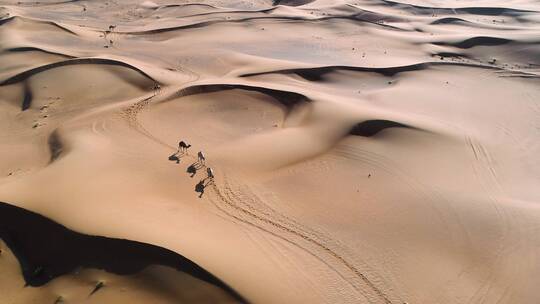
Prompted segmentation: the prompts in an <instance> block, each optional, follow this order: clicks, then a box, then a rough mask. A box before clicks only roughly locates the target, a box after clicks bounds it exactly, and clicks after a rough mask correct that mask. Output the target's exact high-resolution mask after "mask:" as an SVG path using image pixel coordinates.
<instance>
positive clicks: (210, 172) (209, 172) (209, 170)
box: [206, 168, 214, 179]
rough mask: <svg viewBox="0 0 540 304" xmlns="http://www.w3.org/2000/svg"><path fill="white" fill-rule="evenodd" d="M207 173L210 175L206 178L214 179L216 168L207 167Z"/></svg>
mask: <svg viewBox="0 0 540 304" xmlns="http://www.w3.org/2000/svg"><path fill="white" fill-rule="evenodd" d="M206 174H207V175H208V177H206V178H209V179H214V170H212V168H206Z"/></svg>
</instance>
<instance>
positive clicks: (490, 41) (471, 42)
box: [434, 36, 513, 49]
mask: <svg viewBox="0 0 540 304" xmlns="http://www.w3.org/2000/svg"><path fill="white" fill-rule="evenodd" d="M510 42H513V41H512V40H509V39H504V38H497V37H487V36H479V37H473V38H469V39H466V40H463V41H461V42H458V43H446V42H436V43H434V44H436V45H450V46H455V47H457V48H460V49H470V48H472V47H475V46H496V45H503V44H507V43H510Z"/></svg>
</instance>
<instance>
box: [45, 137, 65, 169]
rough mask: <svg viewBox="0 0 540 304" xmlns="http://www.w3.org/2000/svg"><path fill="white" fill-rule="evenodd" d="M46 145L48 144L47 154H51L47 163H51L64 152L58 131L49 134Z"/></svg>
mask: <svg viewBox="0 0 540 304" xmlns="http://www.w3.org/2000/svg"><path fill="white" fill-rule="evenodd" d="M47 143H48V144H49V153H50V154H51V158H50V160H49V162H50V163H52V162H53V161H55V160H56V159H58V158H59V157H60V154H62V151H63V150H64V146H63V145H62V141H61V140H60V135H59V134H58V130H55V131H53V132H52V133H51V135H50V136H49V140H48V142H47Z"/></svg>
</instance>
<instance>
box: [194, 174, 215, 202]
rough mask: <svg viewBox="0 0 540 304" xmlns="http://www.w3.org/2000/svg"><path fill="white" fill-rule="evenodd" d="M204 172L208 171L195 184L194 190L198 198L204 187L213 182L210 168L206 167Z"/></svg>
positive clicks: (201, 194)
mask: <svg viewBox="0 0 540 304" xmlns="http://www.w3.org/2000/svg"><path fill="white" fill-rule="evenodd" d="M206 172H207V173H208V176H207V177H205V178H203V179H201V180H200V181H199V182H198V183H197V185H195V192H199V193H200V194H199V198H201V197H202V196H203V194H204V189H205V188H206V187H208V186H209V185H211V184H213V183H214V172H212V169H210V168H207V169H206Z"/></svg>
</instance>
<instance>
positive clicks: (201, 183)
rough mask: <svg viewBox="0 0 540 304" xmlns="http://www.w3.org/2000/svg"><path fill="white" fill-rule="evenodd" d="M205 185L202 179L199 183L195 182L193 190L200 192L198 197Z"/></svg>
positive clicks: (201, 194) (202, 192)
mask: <svg viewBox="0 0 540 304" xmlns="http://www.w3.org/2000/svg"><path fill="white" fill-rule="evenodd" d="M205 187H206V185H205V184H204V180H202V181H200V182H199V183H197V185H195V192H199V193H200V195H199V198H201V197H202V196H203V194H204V188H205Z"/></svg>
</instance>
